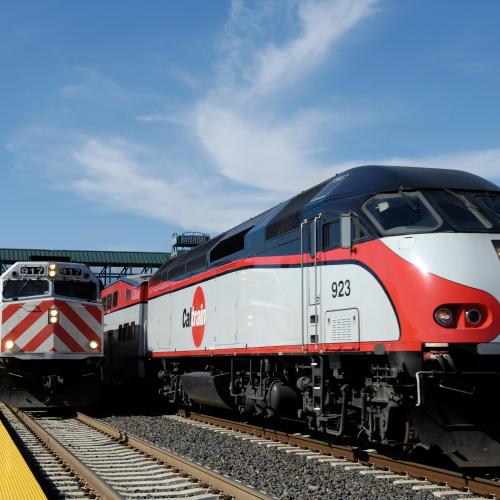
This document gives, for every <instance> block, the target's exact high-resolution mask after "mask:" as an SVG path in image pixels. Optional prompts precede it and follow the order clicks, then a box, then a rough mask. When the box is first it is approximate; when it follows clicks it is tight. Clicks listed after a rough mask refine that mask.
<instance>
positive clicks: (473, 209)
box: [363, 189, 500, 235]
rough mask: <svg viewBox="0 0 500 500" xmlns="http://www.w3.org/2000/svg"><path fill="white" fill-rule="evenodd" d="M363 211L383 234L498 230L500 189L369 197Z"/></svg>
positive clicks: (401, 193) (406, 193)
mask: <svg viewBox="0 0 500 500" xmlns="http://www.w3.org/2000/svg"><path fill="white" fill-rule="evenodd" d="M363 211H364V212H365V213H366V215H368V217H369V219H370V220H371V222H372V223H373V224H374V225H375V227H376V228H377V229H378V230H379V231H380V232H381V233H382V234H384V235H396V234H408V233H427V232H431V231H435V230H437V229H439V228H441V227H442V230H443V231H476V232H498V226H499V225H500V195H499V194H498V193H494V194H490V193H484V192H483V193H477V192H476V193H474V192H457V191H451V190H449V189H447V190H439V191H424V192H420V191H412V192H405V191H400V192H399V193H383V194H378V195H376V196H373V197H372V198H370V199H369V200H368V201H367V202H366V203H365V204H364V205H363Z"/></svg>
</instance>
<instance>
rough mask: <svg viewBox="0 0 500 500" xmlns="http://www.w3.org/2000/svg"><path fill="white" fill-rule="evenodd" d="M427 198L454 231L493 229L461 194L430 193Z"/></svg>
mask: <svg viewBox="0 0 500 500" xmlns="http://www.w3.org/2000/svg"><path fill="white" fill-rule="evenodd" d="M429 196H430V197H431V199H432V200H433V201H434V202H435V203H436V205H437V207H438V208H439V209H440V210H441V211H442V212H443V214H444V215H445V217H446V218H447V219H448V221H449V222H450V224H451V225H452V226H454V227H455V228H456V229H459V230H463V231H474V230H479V231H484V230H487V229H491V228H492V227H493V224H492V223H491V222H490V221H489V220H488V219H487V218H486V216H485V215H484V214H483V213H481V210H480V209H479V207H477V206H476V205H475V204H474V203H472V202H471V201H470V200H469V199H468V198H467V197H466V196H465V195H463V194H460V193H455V192H454V191H437V192H433V193H430V194H429Z"/></svg>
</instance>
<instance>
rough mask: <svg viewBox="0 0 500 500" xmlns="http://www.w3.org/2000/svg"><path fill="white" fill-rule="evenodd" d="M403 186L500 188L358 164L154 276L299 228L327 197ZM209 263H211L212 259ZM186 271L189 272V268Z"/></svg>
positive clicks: (456, 174)
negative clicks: (250, 236)
mask: <svg viewBox="0 0 500 500" xmlns="http://www.w3.org/2000/svg"><path fill="white" fill-rule="evenodd" d="M400 189H403V190H411V189H454V190H474V191H490V192H491V191H500V188H499V187H498V186H497V185H495V184H493V183H492V182H490V181H487V180H486V179H483V178H482V177H479V176H478V175H475V174H471V173H469V172H464V171H461V170H451V169H440V168H423V167H404V166H387V165H364V166H360V167H354V168H351V169H349V170H345V171H344V172H340V173H338V174H336V175H335V176H334V177H332V178H330V179H328V180H326V181H324V182H322V183H320V184H317V185H316V186H314V187H312V188H310V189H308V190H306V191H303V192H301V193H300V194H298V195H296V196H294V197H292V198H290V199H288V200H286V201H284V202H282V203H280V204H278V205H276V206H275V207H273V208H271V209H269V210H266V211H265V212H263V213H261V214H259V215H257V216H255V217H252V218H251V219H249V220H247V221H245V222H243V223H242V224H239V225H238V226H235V227H233V228H231V229H229V230H228V231H226V232H225V233H222V234H219V235H217V236H216V237H214V238H213V239H211V240H209V241H207V242H206V243H203V244H201V245H199V246H197V247H196V248H194V249H193V250H191V251H189V252H187V253H185V254H182V255H180V256H178V257H176V258H175V259H172V260H170V261H168V262H166V263H165V264H164V265H163V266H162V267H161V268H160V269H159V270H158V271H157V272H156V273H155V274H154V275H153V279H157V278H159V279H163V280H166V279H167V272H168V271H170V270H173V269H174V268H175V269H177V268H179V270H181V268H182V266H185V265H186V264H188V263H189V262H195V261H198V260H199V259H201V260H203V258H204V257H205V258H206V257H207V256H208V254H209V253H210V251H211V250H212V249H214V248H215V247H216V245H218V244H219V243H221V242H223V241H225V240H227V239H229V238H231V237H233V236H234V235H238V234H241V233H242V232H245V233H246V232H247V231H250V230H253V229H257V227H258V228H264V227H265V229H266V237H272V236H273V235H276V234H280V233H282V232H284V230H287V228H288V226H291V225H294V227H298V225H300V220H299V219H297V217H298V215H299V213H300V212H301V211H303V210H304V209H306V208H309V207H312V206H314V205H315V204H316V203H320V202H321V201H322V200H324V199H325V198H337V197H338V198H342V197H345V196H350V195H356V196H359V195H370V194H375V193H383V192H391V191H398V190H400ZM291 228H292V227H290V229H291ZM205 264H207V265H208V259H207V260H206V261H205ZM188 265H189V264H188ZM185 270H186V272H187V271H188V269H187V268H185ZM181 274H183V273H181Z"/></svg>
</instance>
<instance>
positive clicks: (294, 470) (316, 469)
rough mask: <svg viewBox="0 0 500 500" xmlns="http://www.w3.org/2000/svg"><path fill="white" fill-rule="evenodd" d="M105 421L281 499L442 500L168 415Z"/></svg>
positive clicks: (451, 497)
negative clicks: (170, 417) (167, 416)
mask: <svg viewBox="0 0 500 500" xmlns="http://www.w3.org/2000/svg"><path fill="white" fill-rule="evenodd" d="M102 420H103V421H104V422H106V423H108V424H110V425H113V426H115V427H118V428H120V429H122V430H124V431H125V432H128V433H129V434H133V435H135V436H137V437H140V438H143V439H146V440H148V441H150V442H152V443H154V444H155V445H157V446H160V447H163V448H165V449H167V450H169V451H172V452H175V453H177V454H179V455H182V456H184V457H186V458H189V459H190V460H192V461H194V462H196V463H198V464H201V465H203V466H205V467H208V468H210V469H212V470H214V471H217V472H219V473H223V474H226V475H228V476H230V477H232V478H233V479H236V480H239V481H241V482H242V483H244V484H247V485H251V486H253V487H254V488H257V489H258V490H261V491H264V492H265V493H266V494H267V495H269V496H271V497H275V498H280V499H330V498H331V499H349V500H351V499H363V500H368V499H380V500H382V499H384V500H386V499H417V500H431V499H432V500H435V499H436V497H435V496H434V495H433V494H432V492H430V491H419V492H416V491H412V489H411V487H409V486H407V485H393V484H392V481H391V480H388V479H376V478H375V477H372V476H370V475H361V474H360V473H359V472H356V471H348V470H345V469H344V467H332V466H331V465H329V464H328V463H320V462H318V461H317V460H307V458H306V457H302V456H298V455H295V454H293V453H285V452H283V451H278V450H277V449H275V448H268V447H266V446H259V445H258V444H256V443H252V442H249V441H244V440H242V439H239V438H237V437H234V436H231V435H228V434H219V433H216V432H214V431H211V430H208V429H202V428H200V427H197V426H194V425H191V424H189V423H184V422H180V421H177V420H173V419H169V418H166V417H162V416H112V417H106V418H103V419H102ZM346 465H348V464H346ZM446 498H447V499H453V498H458V497H457V496H447V497H446ZM462 498H464V497H462ZM465 498H466V497H465Z"/></svg>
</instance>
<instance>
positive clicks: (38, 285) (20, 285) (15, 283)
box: [3, 280, 49, 300]
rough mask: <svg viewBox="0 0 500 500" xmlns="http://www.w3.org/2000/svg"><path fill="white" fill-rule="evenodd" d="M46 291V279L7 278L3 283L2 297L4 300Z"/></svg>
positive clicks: (47, 291)
mask: <svg viewBox="0 0 500 500" xmlns="http://www.w3.org/2000/svg"><path fill="white" fill-rule="evenodd" d="M48 293H49V282H48V281H47V280H8V281H6V282H5V283H4V285H3V298H4V299H6V300H12V299H18V298H21V297H34V296H37V295H47V294H48Z"/></svg>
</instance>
